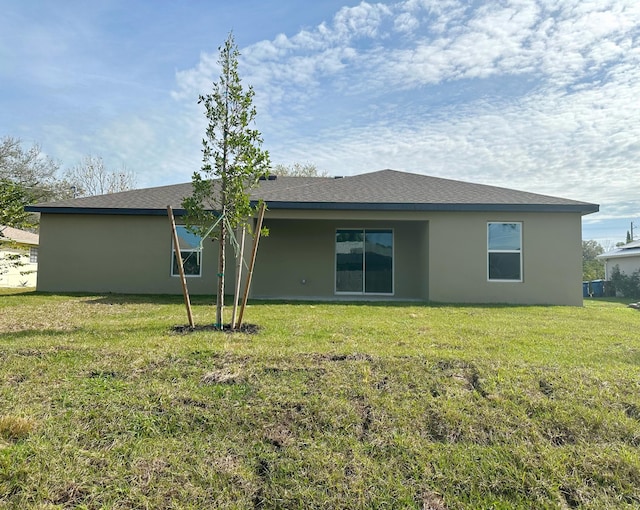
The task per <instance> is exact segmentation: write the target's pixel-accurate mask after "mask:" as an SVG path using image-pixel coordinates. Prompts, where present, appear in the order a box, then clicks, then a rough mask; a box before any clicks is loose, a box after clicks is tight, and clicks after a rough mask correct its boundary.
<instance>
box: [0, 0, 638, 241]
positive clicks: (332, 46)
mask: <svg viewBox="0 0 640 510" xmlns="http://www.w3.org/2000/svg"><path fill="white" fill-rule="evenodd" d="M0 12H2V16H0V137H5V136H11V137H15V138H19V139H21V140H22V141H23V144H24V145H25V146H26V147H30V146H31V145H32V144H34V143H37V144H39V146H40V147H41V149H42V151H43V153H44V154H46V155H47V156H49V157H51V158H53V159H54V160H55V161H57V162H58V163H59V164H60V166H61V170H65V169H68V168H71V167H73V166H75V165H78V164H80V163H81V161H82V159H83V157H85V156H88V155H92V156H100V157H102V158H103V160H104V162H105V164H106V166H107V167H108V168H110V169H112V170H120V169H121V168H123V167H125V168H126V169H127V170H129V171H131V172H133V173H134V174H135V176H136V180H137V185H138V187H150V186H161V185H166V184H174V183H180V182H188V181H190V179H191V175H192V174H193V172H194V171H196V170H198V169H199V168H200V167H201V165H202V161H201V140H202V137H203V135H204V131H205V126H206V118H205V116H204V112H203V110H202V107H201V105H198V103H197V100H198V96H199V95H200V94H207V93H209V92H210V91H211V85H212V83H213V82H214V81H217V79H218V76H219V72H220V70H219V67H218V64H217V59H218V55H219V53H218V48H219V47H220V45H221V44H223V43H224V41H225V39H226V38H227V36H228V34H229V33H230V32H233V35H234V38H235V41H236V43H237V45H238V48H239V50H240V53H241V56H240V61H239V73H240V76H241V78H242V82H243V85H244V86H245V87H248V86H252V87H253V89H254V91H255V97H254V105H255V107H256V109H257V117H256V127H257V129H259V130H260V132H261V133H262V137H263V140H264V145H263V148H265V149H267V150H268V151H269V153H270V156H271V161H272V164H274V165H275V164H284V165H291V164H294V163H303V164H313V165H315V166H316V167H317V168H318V169H319V170H320V171H323V172H328V173H329V174H330V175H341V176H348V175H354V174H360V173H365V172H370V171H375V170H381V169H385V168H391V169H395V170H402V171H407V172H414V173H422V174H426V175H433V176H436V177H444V178H450V179H457V180H463V181H470V182H476V183H481V184H489V185H494V186H503V187H507V188H513V189H520V190H525V191H530V192H534V193H542V194H546V195H553V196H559V197H564V198H570V199H575V200H580V201H584V202H590V203H597V204H599V205H600V212H598V213H595V214H591V215H587V216H585V217H583V239H585V240H586V239H594V240H597V241H598V242H600V243H601V244H602V245H603V246H605V248H612V247H613V246H614V245H615V243H616V242H619V241H624V240H625V239H626V233H627V231H628V230H630V227H631V224H633V225H634V234H635V235H634V237H635V239H640V184H639V180H640V179H639V178H640V2H639V1H638V0H494V1H480V0H476V1H474V0H400V1H381V2H375V3H374V2H361V1H351V0H322V1H313V2H311V1H308V0H234V1H233V2H230V1H228V0H224V1H222V0H153V1H151V0H95V1H91V2H87V1H86V0H63V1H56V2H53V1H47V0H40V1H36V0H0Z"/></svg>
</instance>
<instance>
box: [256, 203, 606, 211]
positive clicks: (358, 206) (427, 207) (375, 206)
mask: <svg viewBox="0 0 640 510" xmlns="http://www.w3.org/2000/svg"><path fill="white" fill-rule="evenodd" d="M267 206H268V208H269V209H307V210H308V209H315V210H347V211H363V210H364V211H367V210H369V211H462V212H484V211H487V212H488V211H497V212H502V211H505V212H563V213H564V212H573V213H581V214H591V213H594V212H598V211H599V209H600V207H599V206H598V205H596V204H484V203H470V204H465V203H462V204H460V203H459V204H456V203H423V204H420V203H418V204H416V203H390V202H389V203H385V202H373V203H364V202H275V201H268V202H267Z"/></svg>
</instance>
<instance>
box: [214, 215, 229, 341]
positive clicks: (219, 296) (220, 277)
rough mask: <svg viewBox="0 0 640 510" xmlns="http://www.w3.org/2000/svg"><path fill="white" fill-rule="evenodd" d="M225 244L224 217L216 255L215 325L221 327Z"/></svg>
mask: <svg viewBox="0 0 640 510" xmlns="http://www.w3.org/2000/svg"><path fill="white" fill-rule="evenodd" d="M225 212H226V211H225V208H224V207H223V208H222V214H223V215H224V214H225ZM226 246H227V227H226V225H225V221H224V218H223V220H222V221H221V222H220V253H219V256H218V293H217V301H216V326H217V327H218V328H220V329H223V324H224V323H223V317H224V269H225V262H226V260H225V256H226V253H225V252H226Z"/></svg>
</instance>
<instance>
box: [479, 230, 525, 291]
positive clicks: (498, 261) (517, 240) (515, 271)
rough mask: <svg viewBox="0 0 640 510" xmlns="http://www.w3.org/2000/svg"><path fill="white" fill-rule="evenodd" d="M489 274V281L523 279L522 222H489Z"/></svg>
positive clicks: (515, 280) (517, 280)
mask: <svg viewBox="0 0 640 510" xmlns="http://www.w3.org/2000/svg"><path fill="white" fill-rule="evenodd" d="M487 261H488V264H487V265H488V268H487V274H488V279H489V281H503V282H521V281H522V223H521V222H504V223H503V222H489V223H488V224H487Z"/></svg>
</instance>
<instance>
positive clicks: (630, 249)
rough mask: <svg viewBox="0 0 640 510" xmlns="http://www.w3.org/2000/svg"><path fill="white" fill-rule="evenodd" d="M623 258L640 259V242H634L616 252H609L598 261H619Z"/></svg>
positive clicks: (599, 256)
mask: <svg viewBox="0 0 640 510" xmlns="http://www.w3.org/2000/svg"><path fill="white" fill-rule="evenodd" d="M623 257H640V241H632V242H630V243H627V244H625V245H622V246H620V247H619V248H616V249H615V250H611V251H608V252H607V253H603V254H601V255H598V256H597V257H596V258H598V259H603V260H607V259H618V258H623Z"/></svg>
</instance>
